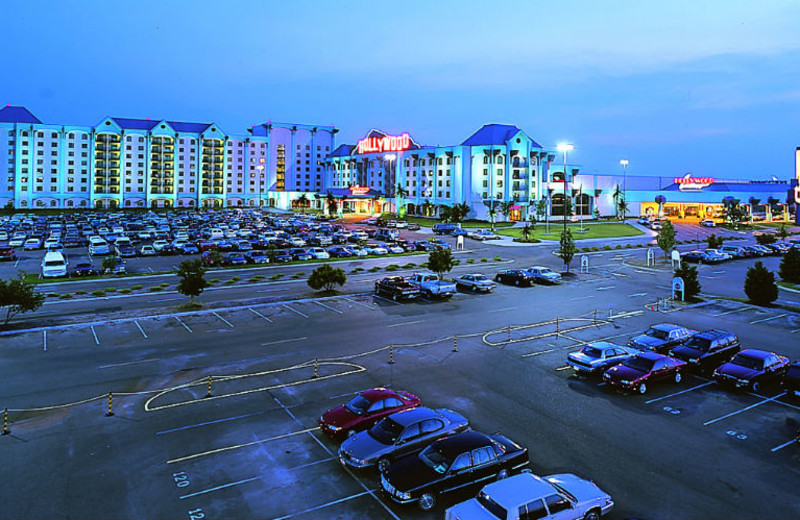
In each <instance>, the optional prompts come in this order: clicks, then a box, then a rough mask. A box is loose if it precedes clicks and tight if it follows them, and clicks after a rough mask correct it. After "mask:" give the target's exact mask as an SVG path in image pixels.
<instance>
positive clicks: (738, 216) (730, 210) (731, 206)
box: [722, 197, 744, 229]
mask: <svg viewBox="0 0 800 520" xmlns="http://www.w3.org/2000/svg"><path fill="white" fill-rule="evenodd" d="M722 218H723V219H724V220H725V222H727V223H728V224H730V225H731V226H733V228H734V229H739V223H740V222H741V221H742V220H743V219H744V212H743V211H742V207H741V206H740V205H739V199H735V198H733V197H725V198H724V199H722Z"/></svg>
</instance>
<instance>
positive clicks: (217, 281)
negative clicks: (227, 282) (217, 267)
mask: <svg viewBox="0 0 800 520" xmlns="http://www.w3.org/2000/svg"><path fill="white" fill-rule="evenodd" d="M208 283H219V278H212V279H211V280H209V281H208Z"/></svg>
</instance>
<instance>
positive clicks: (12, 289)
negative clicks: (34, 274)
mask: <svg viewBox="0 0 800 520" xmlns="http://www.w3.org/2000/svg"><path fill="white" fill-rule="evenodd" d="M35 289H36V287H35V285H34V284H32V283H29V282H27V281H26V280H25V273H20V274H19V275H18V276H17V277H16V278H10V279H8V280H0V309H2V308H5V309H6V317H5V321H4V322H3V325H8V322H10V321H11V319H12V318H14V316H16V315H17V314H20V313H23V312H31V311H35V310H36V309H38V308H39V307H41V306H42V304H43V303H44V299H45V296H44V294H42V293H39V292H36V290H35Z"/></svg>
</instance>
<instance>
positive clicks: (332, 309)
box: [314, 301, 342, 314]
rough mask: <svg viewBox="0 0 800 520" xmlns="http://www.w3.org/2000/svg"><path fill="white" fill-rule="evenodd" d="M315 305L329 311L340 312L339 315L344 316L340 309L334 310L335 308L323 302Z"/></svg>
mask: <svg viewBox="0 0 800 520" xmlns="http://www.w3.org/2000/svg"><path fill="white" fill-rule="evenodd" d="M314 303H316V304H317V305H319V306H321V307H325V308H326V309H328V310H329V311H333V312H338V313H339V314H342V311H340V310H339V309H334V308H333V307H331V306H330V305H325V304H324V303H322V302H318V301H314Z"/></svg>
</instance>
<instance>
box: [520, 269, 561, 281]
mask: <svg viewBox="0 0 800 520" xmlns="http://www.w3.org/2000/svg"><path fill="white" fill-rule="evenodd" d="M525 271H527V272H528V274H529V275H531V276H533V280H534V281H535V282H539V283H550V284H559V283H561V275H560V274H559V273H557V272H555V271H553V270H552V269H550V268H549V267H542V266H540V265H537V266H534V267H529V268H527V269H525Z"/></svg>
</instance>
